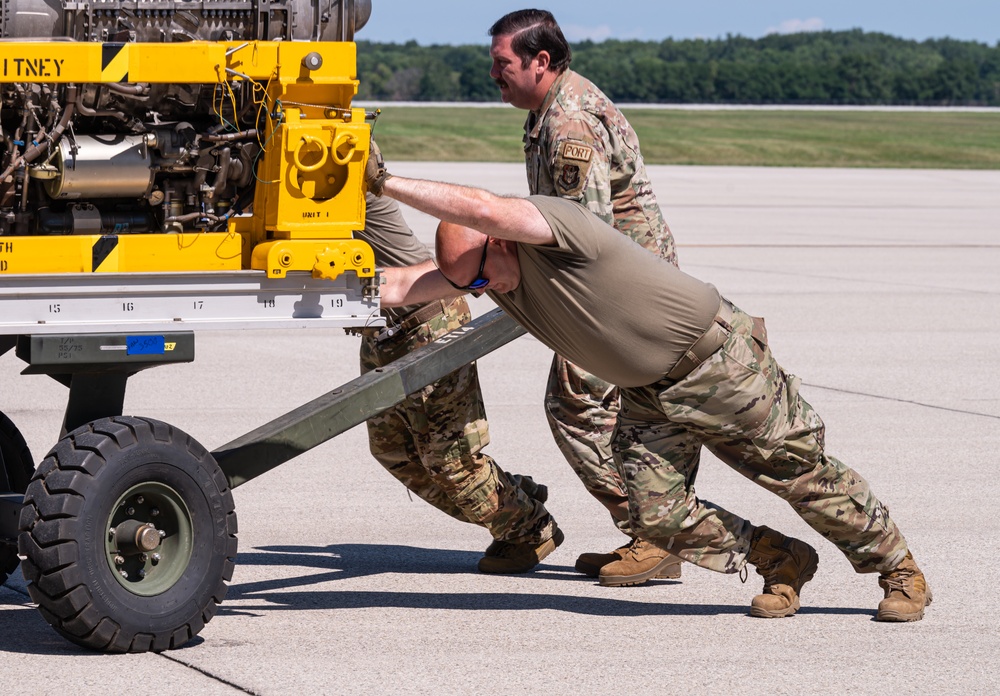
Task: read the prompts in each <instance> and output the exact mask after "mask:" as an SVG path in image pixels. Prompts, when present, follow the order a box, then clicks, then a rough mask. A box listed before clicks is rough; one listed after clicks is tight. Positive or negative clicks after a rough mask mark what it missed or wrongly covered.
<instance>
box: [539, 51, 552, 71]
mask: <svg viewBox="0 0 1000 696" xmlns="http://www.w3.org/2000/svg"><path fill="white" fill-rule="evenodd" d="M535 60H536V61H538V67H539V69H540V70H541V73H540V74H544V73H545V71H547V70H548V69H549V66H550V65H552V56H550V55H549V52H548V51H539V52H538V55H536V56H535Z"/></svg>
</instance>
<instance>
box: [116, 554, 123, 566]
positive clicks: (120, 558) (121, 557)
mask: <svg viewBox="0 0 1000 696" xmlns="http://www.w3.org/2000/svg"><path fill="white" fill-rule="evenodd" d="M124 563H125V557H124V556H115V565H123V564H124Z"/></svg>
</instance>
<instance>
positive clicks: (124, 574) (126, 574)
mask: <svg viewBox="0 0 1000 696" xmlns="http://www.w3.org/2000/svg"><path fill="white" fill-rule="evenodd" d="M118 572H119V573H121V575H122V577H123V578H125V579H126V580H128V573H126V572H125V571H124V570H119V571H118Z"/></svg>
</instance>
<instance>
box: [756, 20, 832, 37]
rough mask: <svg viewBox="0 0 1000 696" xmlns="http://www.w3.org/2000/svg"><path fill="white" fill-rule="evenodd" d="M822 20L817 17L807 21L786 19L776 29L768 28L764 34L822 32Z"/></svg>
mask: <svg viewBox="0 0 1000 696" xmlns="http://www.w3.org/2000/svg"><path fill="white" fill-rule="evenodd" d="M822 30H823V20H822V19H820V18H819V17H810V18H809V19H786V20H785V21H784V22H782V23H781V24H779V25H778V26H776V27H768V28H767V29H766V30H764V33H765V34H799V33H802V32H808V31H822Z"/></svg>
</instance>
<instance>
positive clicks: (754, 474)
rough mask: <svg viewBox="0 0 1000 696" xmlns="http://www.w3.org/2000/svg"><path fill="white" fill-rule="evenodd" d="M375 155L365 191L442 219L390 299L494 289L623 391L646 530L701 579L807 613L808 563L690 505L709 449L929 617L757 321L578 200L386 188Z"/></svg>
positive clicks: (747, 526)
mask: <svg viewBox="0 0 1000 696" xmlns="http://www.w3.org/2000/svg"><path fill="white" fill-rule="evenodd" d="M373 147H374V146H373ZM374 151H375V152H376V155H377V148H376V149H375V150H374ZM378 161H379V158H378V157H377V156H376V158H375V164H374V165H373V164H372V163H371V162H369V165H368V168H367V169H366V181H369V182H371V185H372V186H374V187H376V188H375V190H376V192H378V193H381V194H384V195H388V196H391V197H393V198H395V199H397V200H400V201H403V202H405V203H407V204H409V205H412V206H414V207H415V208H417V209H418V210H422V211H423V212H426V213H432V214H435V215H437V216H439V217H440V218H442V220H443V222H442V223H441V224H440V225H439V226H438V230H437V256H438V259H437V260H438V264H439V268H438V267H426V266H425V267H423V269H421V268H412V267H411V268H394V269H388V271H391V273H388V275H387V277H386V281H387V282H386V284H387V288H386V291H385V294H384V296H383V301H384V302H385V303H386V305H387V306H393V305H394V304H402V303H403V302H405V301H408V300H410V301H412V300H413V299H418V298H424V299H426V298H427V297H434V296H441V295H440V294H439V293H440V292H441V291H442V290H444V292H445V295H447V290H448V287H449V286H448V285H446V284H445V281H446V282H447V283H451V284H452V285H454V287H468V286H462V285H460V284H459V283H461V282H462V281H466V282H469V281H468V280H467V279H468V278H470V277H471V278H475V279H484V280H487V282H486V283H485V284H479V285H477V288H478V289H483V290H485V292H486V294H487V295H489V296H490V298H491V299H492V300H493V301H494V302H496V303H497V305H499V306H500V307H501V308H503V310H504V311H505V312H507V313H508V314H509V315H510V316H511V317H512V318H513V319H514V320H515V321H517V322H518V323H519V324H520V325H521V326H523V327H524V328H525V330H527V331H528V332H529V333H530V334H532V335H533V336H534V337H535V338H537V339H538V340H540V341H541V342H543V343H544V344H545V345H547V346H548V347H549V348H551V349H552V350H553V351H555V352H556V353H557V354H559V355H565V356H566V357H567V358H568V359H570V360H573V361H574V362H576V363H577V364H579V365H581V366H582V367H583V368H585V369H587V370H590V371H591V372H593V373H594V374H597V375H599V376H600V377H601V378H602V379H604V380H606V381H608V382H609V383H612V384H617V385H619V390H620V393H621V401H622V407H621V410H620V412H619V415H618V422H617V426H616V431H615V435H614V438H613V441H614V445H613V448H614V455H615V458H616V460H617V462H618V464H619V470H620V471H621V472H623V475H624V479H625V485H626V488H627V490H628V501H629V511H630V519H631V522H632V527H633V529H634V530H635V531H636V532H637V533H638V534H639V535H640V536H641V537H643V538H645V539H649V540H652V541H656V542H658V543H659V544H660V545H661V546H662V547H664V548H667V549H669V550H671V551H673V552H674V553H676V554H677V555H678V556H680V557H681V558H683V559H684V560H686V561H689V562H691V563H694V564H697V565H699V566H701V567H703V568H707V569H710V570H715V571H718V572H723V573H736V572H738V571H740V570H742V569H743V568H744V567H745V566H746V565H747V564H750V565H752V566H754V567H755V568H756V571H757V573H758V574H760V575H761V576H762V577H763V579H764V589H763V592H762V593H761V594H759V595H757V596H755V597H754V598H753V600H752V602H751V605H750V613H751V615H752V616H757V617H763V618H779V617H786V616H791V615H793V614H794V613H795V612H796V611H797V610H798V609H799V608H800V600H799V597H800V594H801V591H802V587H803V586H804V585H805V583H807V582H808V581H810V580H811V579H812V578H813V576H814V575H815V573H816V571H817V569H818V566H819V555H818V554H817V552H816V550H815V549H814V548H813V547H812V546H810V545H809V544H807V543H805V542H804V541H800V540H798V539H794V538H791V537H786V536H784V535H783V534H781V533H779V532H776V531H774V530H773V529H770V528H768V527H765V526H762V525H760V526H758V525H754V524H752V523H751V522H750V521H749V520H747V519H744V518H741V517H739V516H738V515H736V514H734V513H732V512H729V511H726V510H724V509H722V508H721V507H719V506H717V505H714V504H712V503H710V502H709V501H707V500H705V499H704V498H701V497H699V496H698V495H696V493H695V478H696V476H697V471H698V463H699V459H700V454H701V448H702V447H703V446H704V447H707V448H708V449H709V450H710V451H712V452H713V453H715V454H716V455H717V456H718V457H719V458H720V459H721V460H722V461H724V462H726V463H727V464H729V466H731V467H733V468H734V469H735V470H736V471H738V472H740V473H741V474H743V475H744V476H746V477H747V478H748V479H750V480H752V481H754V482H755V483H757V484H758V485H759V486H761V487H763V488H765V489H766V490H769V491H771V492H772V493H774V494H776V495H778V496H779V497H781V498H782V499H784V500H785V501H787V502H788V503H789V505H790V506H791V507H792V509H793V510H794V511H795V512H796V513H797V514H798V515H799V516H800V517H801V518H802V519H803V521H805V522H806V523H807V524H808V525H809V526H810V527H812V529H813V530H814V531H816V532H817V533H818V534H820V535H821V536H822V537H824V538H825V539H827V540H829V541H830V542H832V543H833V544H834V545H835V546H836V547H837V548H838V549H839V550H840V551H841V552H842V553H843V554H844V555H845V556H846V557H847V559H848V560H849V561H850V562H851V564H852V565H853V566H854V569H855V570H856V571H857V572H859V573H878V574H879V585H880V586H881V587H882V588H883V589H884V590H885V597H884V599H883V600H882V601H881V602H880V603H879V607H878V611H877V613H876V616H875V618H876V619H877V620H880V621H918V620H920V619H921V618H923V615H924V609H925V607H926V606H927V605H929V604H930V603H931V599H932V597H931V592H930V588H929V587H928V586H927V581H926V578H925V577H924V575H923V573H922V572H921V571H920V569H919V568H918V567H917V565H916V562H915V561H914V559H913V556H912V554H911V553H910V551H909V549H908V546H907V543H906V540H905V539H904V538H903V535H902V534H901V533H900V531H899V529H898V527H897V526H896V524H895V523H894V522H893V520H892V519H891V518H890V517H889V512H888V510H887V509H886V507H885V505H883V504H882V503H881V502H880V501H879V500H878V499H877V498H876V497H875V495H874V494H873V493H872V491H871V489H870V487H869V486H868V483H867V482H866V481H865V480H864V479H863V478H862V477H861V476H860V475H859V474H858V473H857V472H855V471H854V470H852V469H850V468H848V467H847V466H845V465H844V464H842V463H841V462H840V461H838V460H836V459H834V458H833V457H830V456H829V455H827V454H826V452H825V450H824V426H823V421H822V420H821V419H820V418H819V416H818V414H817V413H816V412H815V411H814V410H813V408H812V407H811V406H810V405H809V404H808V403H807V402H806V401H805V400H803V399H802V397H801V396H800V394H799V384H800V382H799V380H798V379H797V378H796V377H795V376H793V375H791V374H788V373H787V372H785V371H784V370H783V369H782V368H781V367H780V366H779V365H778V363H777V362H776V361H775V360H774V357H773V356H772V355H771V349H770V347H769V343H768V338H767V332H766V330H765V328H764V322H763V320H762V319H758V318H754V317H751V316H749V315H747V314H746V313H744V312H743V311H741V310H740V309H739V308H737V307H734V306H733V305H732V304H731V303H730V302H729V301H728V300H726V299H725V298H723V297H722V296H721V295H720V294H719V291H718V290H717V289H716V288H715V287H714V286H712V285H710V284H708V283H705V282H703V281H700V280H698V279H697V278H694V277H692V276H689V275H687V274H685V273H683V272H681V271H680V270H678V269H677V268H676V267H675V266H673V265H671V264H670V263H667V262H665V261H664V260H663V259H661V258H657V257H656V256H654V255H652V254H648V253H646V252H645V251H643V250H641V249H639V248H638V247H637V246H636V245H635V244H633V243H632V242H631V241H629V240H627V239H625V238H623V237H622V235H621V234H619V233H618V232H617V231H616V230H615V229H614V228H612V227H611V226H610V225H608V224H607V223H605V222H604V221H602V220H600V219H598V218H597V217H595V216H594V215H593V214H592V213H590V212H589V211H588V210H587V209H586V208H584V207H583V206H581V205H579V204H578V203H576V202H573V201H567V200H565V199H562V198H557V197H552V196H531V197H529V198H527V199H513V198H503V197H500V196H492V195H490V194H489V193H487V192H485V191H481V190H473V189H469V188H466V187H461V186H455V185H452V184H445V183H437V182H428V181H416V180H412V179H406V178H403V177H391V178H390V177H389V175H388V174H387V172H385V170H384V165H379V164H378ZM459 223H461V224H459ZM462 225H469V226H471V227H464V226H462ZM480 259H481V260H480ZM477 265H478V271H477V270H476V269H477ZM473 274H475V275H473ZM413 288H419V291H414V290H413ZM601 572H602V573H603V572H604V571H603V569H602V571H601Z"/></svg>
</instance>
